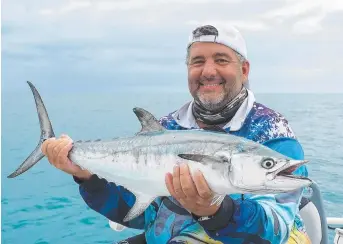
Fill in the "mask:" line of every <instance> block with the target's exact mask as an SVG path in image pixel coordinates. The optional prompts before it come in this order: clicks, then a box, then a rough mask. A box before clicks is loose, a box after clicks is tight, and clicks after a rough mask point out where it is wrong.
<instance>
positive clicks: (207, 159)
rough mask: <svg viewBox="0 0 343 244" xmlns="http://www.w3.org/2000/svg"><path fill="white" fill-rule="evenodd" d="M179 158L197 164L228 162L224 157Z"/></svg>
mask: <svg viewBox="0 0 343 244" xmlns="http://www.w3.org/2000/svg"><path fill="white" fill-rule="evenodd" d="M178 156H179V157H180V158H183V159H187V160H191V161H195V162H199V163H202V164H223V163H227V162H228V160H227V159H226V158H224V157H216V156H208V155H201V154H179V155H178Z"/></svg>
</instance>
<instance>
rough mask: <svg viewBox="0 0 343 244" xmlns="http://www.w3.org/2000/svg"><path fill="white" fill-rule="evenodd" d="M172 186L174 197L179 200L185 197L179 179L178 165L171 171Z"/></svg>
mask: <svg viewBox="0 0 343 244" xmlns="http://www.w3.org/2000/svg"><path fill="white" fill-rule="evenodd" d="M173 186H174V191H175V196H176V199H178V200H180V199H182V198H186V195H185V193H184V192H183V190H182V186H181V181H180V167H179V166H175V167H174V171H173Z"/></svg>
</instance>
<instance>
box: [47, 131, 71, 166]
mask: <svg viewBox="0 0 343 244" xmlns="http://www.w3.org/2000/svg"><path fill="white" fill-rule="evenodd" d="M71 148H72V140H71V138H70V137H69V136H67V135H62V136H61V137H60V138H59V139H58V140H56V139H55V138H50V139H48V140H46V141H44V143H43V145H42V152H43V154H44V155H45V156H47V158H48V160H49V162H50V163H51V164H52V165H54V166H55V167H57V168H61V167H62V166H63V165H65V164H66V162H68V161H69V159H68V158H67V156H68V152H69V151H70V149H71Z"/></svg>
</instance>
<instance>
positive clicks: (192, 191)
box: [165, 164, 220, 216]
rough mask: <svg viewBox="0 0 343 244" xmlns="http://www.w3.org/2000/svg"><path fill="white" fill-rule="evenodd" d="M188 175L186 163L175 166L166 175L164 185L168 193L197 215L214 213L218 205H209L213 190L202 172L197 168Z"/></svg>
mask: <svg viewBox="0 0 343 244" xmlns="http://www.w3.org/2000/svg"><path fill="white" fill-rule="evenodd" d="M193 177H194V181H193V179H192V176H191V175H190V172H189V168H188V165H187V164H181V165H180V166H175V167H174V171H173V174H170V173H168V174H167V175H166V178H165V180H166V185H167V188H168V191H169V193H170V194H171V195H172V196H173V197H174V198H175V199H176V200H177V201H178V202H179V203H180V204H181V205H182V206H183V207H184V208H185V209H187V210H189V211H190V212H192V213H193V214H195V215H197V216H210V215H214V214H215V213H216V212H217V211H218V209H219V207H220V206H217V205H216V204H214V205H212V206H211V202H212V199H213V197H214V194H213V192H212V191H211V190H210V188H209V187H208V184H207V182H206V180H205V178H204V176H203V174H202V173H201V172H200V171H199V170H198V171H196V172H195V173H194V175H193Z"/></svg>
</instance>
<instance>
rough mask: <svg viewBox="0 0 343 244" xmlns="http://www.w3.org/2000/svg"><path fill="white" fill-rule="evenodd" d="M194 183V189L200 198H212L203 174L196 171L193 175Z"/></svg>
mask: <svg viewBox="0 0 343 244" xmlns="http://www.w3.org/2000/svg"><path fill="white" fill-rule="evenodd" d="M194 183H195V187H196V189H197V192H198V194H199V195H200V197H201V198H203V199H210V198H212V196H213V194H212V191H211V189H210V188H209V186H208V184H207V182H206V179H205V177H204V176H203V174H202V173H201V172H200V170H197V171H196V172H195V173H194Z"/></svg>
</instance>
